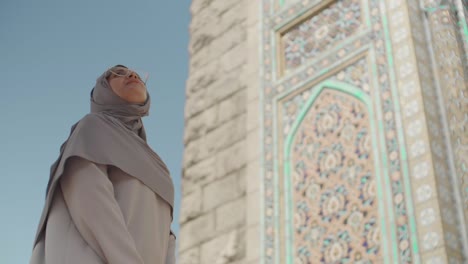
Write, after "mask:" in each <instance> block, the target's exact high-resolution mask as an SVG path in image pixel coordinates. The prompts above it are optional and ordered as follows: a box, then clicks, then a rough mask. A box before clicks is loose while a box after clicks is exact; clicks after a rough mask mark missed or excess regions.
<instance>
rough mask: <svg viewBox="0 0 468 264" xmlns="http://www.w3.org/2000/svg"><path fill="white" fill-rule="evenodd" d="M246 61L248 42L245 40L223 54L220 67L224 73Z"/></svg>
mask: <svg viewBox="0 0 468 264" xmlns="http://www.w3.org/2000/svg"><path fill="white" fill-rule="evenodd" d="M245 63H247V42H245V41H244V42H241V43H239V45H237V46H235V47H234V48H232V49H230V50H229V51H227V52H226V53H224V54H223V55H222V56H221V58H220V65H219V67H220V69H221V70H222V71H223V72H224V73H229V72H231V71H232V70H233V69H235V68H238V67H239V66H241V65H242V64H245Z"/></svg>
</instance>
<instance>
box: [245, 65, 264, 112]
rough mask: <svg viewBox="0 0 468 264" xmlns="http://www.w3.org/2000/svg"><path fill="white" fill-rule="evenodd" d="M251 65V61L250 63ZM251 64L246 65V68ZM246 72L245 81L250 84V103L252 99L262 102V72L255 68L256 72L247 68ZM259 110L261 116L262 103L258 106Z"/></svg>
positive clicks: (248, 90) (248, 96)
mask: <svg viewBox="0 0 468 264" xmlns="http://www.w3.org/2000/svg"><path fill="white" fill-rule="evenodd" d="M248 65H250V63H248ZM248 67H249V66H246V69H247V68H248ZM244 74H245V77H244V78H245V83H247V84H248V86H247V102H248V103H250V102H252V101H255V100H258V101H259V103H258V104H260V74H259V73H258V70H255V71H254V72H250V73H249V72H248V71H247V70H246V71H245V72H244ZM257 111H258V112H259V113H258V114H259V116H260V115H261V111H262V108H261V107H260V105H259V106H258V108H257Z"/></svg>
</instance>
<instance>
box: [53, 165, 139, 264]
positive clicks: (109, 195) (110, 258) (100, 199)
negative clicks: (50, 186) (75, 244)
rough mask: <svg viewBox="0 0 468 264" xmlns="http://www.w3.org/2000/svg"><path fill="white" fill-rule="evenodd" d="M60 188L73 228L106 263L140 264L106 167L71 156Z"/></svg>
mask: <svg viewBox="0 0 468 264" xmlns="http://www.w3.org/2000/svg"><path fill="white" fill-rule="evenodd" d="M60 187H61V188H62V192H63V196H64V200H65V203H66V205H67V207H68V210H69V212H70V215H71V218H72V220H73V222H74V224H75V225H76V228H77V229H78V231H79V232H80V233H81V235H82V236H83V238H84V240H85V241H86V242H87V243H88V245H89V246H90V247H91V248H93V249H94V250H95V251H96V253H97V254H98V255H100V256H101V257H103V258H104V259H105V262H106V263H111V264H120V263H122V264H128V263H136V264H143V260H142V258H141V256H140V255H139V253H138V251H137V249H136V246H135V242H134V240H133V238H132V236H131V235H130V233H129V231H128V229H127V226H126V224H125V220H124V217H123V214H122V211H121V210H120V207H119V205H118V203H117V201H116V200H115V196H114V187H113V185H112V182H111V181H110V180H109V178H108V176H107V171H106V166H104V165H98V164H95V163H93V162H90V161H88V160H85V159H82V158H78V157H72V158H71V159H70V160H69V161H68V163H67V165H66V167H65V172H64V175H63V176H62V178H61V179H60Z"/></svg>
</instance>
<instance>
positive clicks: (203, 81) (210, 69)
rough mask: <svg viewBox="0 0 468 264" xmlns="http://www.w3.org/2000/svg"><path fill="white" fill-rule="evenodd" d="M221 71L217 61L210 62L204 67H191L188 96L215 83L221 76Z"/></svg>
mask: <svg viewBox="0 0 468 264" xmlns="http://www.w3.org/2000/svg"><path fill="white" fill-rule="evenodd" d="M220 72H221V71H220V67H219V65H218V64H217V63H209V64H207V65H205V66H204V67H201V68H196V69H191V70H190V73H189V77H188V79H187V82H186V87H187V88H186V96H187V98H188V97H191V96H192V94H194V93H197V92H198V91H200V90H203V89H206V88H207V87H209V86H210V85H212V84H213V83H215V82H216V81H217V80H218V79H220V78H221V75H220Z"/></svg>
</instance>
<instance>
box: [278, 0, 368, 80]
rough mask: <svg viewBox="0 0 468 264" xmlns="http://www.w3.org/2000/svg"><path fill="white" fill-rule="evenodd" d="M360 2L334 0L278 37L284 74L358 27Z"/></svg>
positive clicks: (331, 45) (359, 22) (349, 34)
mask: <svg viewBox="0 0 468 264" xmlns="http://www.w3.org/2000/svg"><path fill="white" fill-rule="evenodd" d="M361 20H362V11H361V1H360V0H337V1H334V2H332V3H331V4H330V5H329V6H327V7H326V8H324V9H322V10H321V11H320V12H319V13H317V14H314V15H313V16H311V17H309V18H308V19H306V20H305V21H304V22H302V23H300V24H298V25H296V26H294V27H293V28H291V29H289V30H288V31H287V32H286V33H285V34H283V35H282V36H281V43H282V47H283V51H282V57H283V61H284V70H285V72H286V73H287V72H289V71H291V70H293V69H295V68H297V67H299V66H301V65H303V64H304V63H306V62H307V61H308V60H310V59H311V58H314V57H316V56H317V55H319V54H321V53H323V52H324V51H326V50H328V49H330V48H332V47H334V46H336V44H338V43H339V42H340V41H342V40H344V39H346V38H348V37H350V36H352V35H353V34H355V33H356V32H357V31H358V30H359V28H360V27H361V24H362V22H361Z"/></svg>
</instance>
